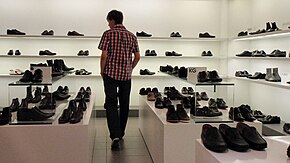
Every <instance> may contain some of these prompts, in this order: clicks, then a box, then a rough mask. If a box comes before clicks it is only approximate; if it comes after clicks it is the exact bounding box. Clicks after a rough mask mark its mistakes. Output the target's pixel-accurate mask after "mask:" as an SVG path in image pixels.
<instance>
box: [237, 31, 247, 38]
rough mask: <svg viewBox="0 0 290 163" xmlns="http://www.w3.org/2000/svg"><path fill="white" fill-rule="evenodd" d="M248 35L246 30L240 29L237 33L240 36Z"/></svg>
mask: <svg viewBox="0 0 290 163" xmlns="http://www.w3.org/2000/svg"><path fill="white" fill-rule="evenodd" d="M247 35H248V31H241V32H240V33H239V34H238V37H241V36H247Z"/></svg>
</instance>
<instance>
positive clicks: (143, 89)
mask: <svg viewBox="0 0 290 163" xmlns="http://www.w3.org/2000/svg"><path fill="white" fill-rule="evenodd" d="M149 92H151V88H149V87H148V88H146V89H145V88H141V89H140V90H139V95H147V94H148V93H149Z"/></svg>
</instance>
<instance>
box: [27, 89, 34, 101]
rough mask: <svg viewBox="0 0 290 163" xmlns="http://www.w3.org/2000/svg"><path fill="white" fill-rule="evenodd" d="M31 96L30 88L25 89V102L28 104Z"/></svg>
mask: <svg viewBox="0 0 290 163" xmlns="http://www.w3.org/2000/svg"><path fill="white" fill-rule="evenodd" d="M32 99H33V96H32V91H31V87H30V86H29V87H26V101H27V102H28V103H30V102H32Z"/></svg>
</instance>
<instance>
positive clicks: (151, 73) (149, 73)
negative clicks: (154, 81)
mask: <svg viewBox="0 0 290 163" xmlns="http://www.w3.org/2000/svg"><path fill="white" fill-rule="evenodd" d="M154 74H155V72H151V71H149V70H148V69H144V70H142V69H140V75H154Z"/></svg>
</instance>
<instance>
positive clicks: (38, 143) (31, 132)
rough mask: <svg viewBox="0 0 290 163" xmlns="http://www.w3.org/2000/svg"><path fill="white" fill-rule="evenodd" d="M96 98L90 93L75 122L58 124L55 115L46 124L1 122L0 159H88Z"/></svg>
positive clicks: (44, 162) (60, 161) (47, 162)
mask: <svg viewBox="0 0 290 163" xmlns="http://www.w3.org/2000/svg"><path fill="white" fill-rule="evenodd" d="M95 98H96V95H95V94H94V93H92V95H91V97H90V102H89V103H87V106H88V108H87V110H86V111H85V112H84V115H83V119H82V120H81V122H79V123H77V124H58V118H59V116H60V115H58V116H57V117H56V119H55V120H54V121H53V122H52V124H49V125H44V124H42V125H41V124H40V125H21V126H20V125H4V126H1V127H0V132H1V133H2V134H0V139H1V141H0V146H1V147H3V148H0V155H1V156H5V157H1V162H42V163H51V162H54V163H63V162H91V160H92V154H93V153H92V152H93V145H94V141H95V140H94V136H93V135H95V116H96V115H94V114H95V113H94V112H92V110H93V107H94V102H95ZM66 105H67V104H66ZM66 105H63V106H64V108H65V106H66ZM64 108H62V109H64ZM57 109H59V108H57ZM62 109H60V110H59V111H60V112H61V110H62ZM15 144H16V146H17V148H15V147H16V146H15Z"/></svg>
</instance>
